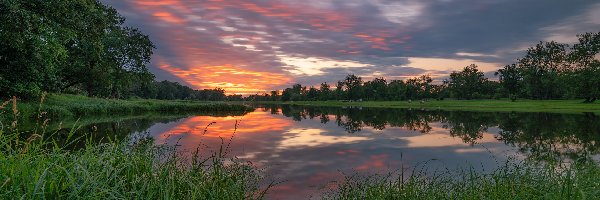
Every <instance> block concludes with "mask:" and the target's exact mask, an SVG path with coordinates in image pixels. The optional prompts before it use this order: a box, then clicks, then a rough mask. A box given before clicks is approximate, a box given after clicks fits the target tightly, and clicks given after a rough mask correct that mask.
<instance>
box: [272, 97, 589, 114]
mask: <svg viewBox="0 0 600 200" xmlns="http://www.w3.org/2000/svg"><path fill="white" fill-rule="evenodd" d="M261 103H277V104H291V105H306V106H336V107H344V106H358V107H375V108H413V109H421V108H423V109H440V110H467V111H486V112H487V111H490V112H491V111H493V112H553V113H582V112H592V113H600V102H595V103H583V100H517V101H516V102H511V101H510V100H508V99H502V100H430V101H423V102H421V101H412V102H411V101H363V102H341V101H298V102H261Z"/></svg>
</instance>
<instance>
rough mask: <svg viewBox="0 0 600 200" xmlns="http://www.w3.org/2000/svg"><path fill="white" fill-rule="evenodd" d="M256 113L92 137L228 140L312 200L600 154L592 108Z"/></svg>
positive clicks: (187, 142) (282, 192) (272, 109)
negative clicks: (407, 179)
mask: <svg viewBox="0 0 600 200" xmlns="http://www.w3.org/2000/svg"><path fill="white" fill-rule="evenodd" d="M255 108H256V109H255V110H254V111H253V112H249V113H245V114H243V113H237V114H236V113H211V114H206V115H198V116H185V115H183V116H160V115H159V116H155V115H153V116H151V117H150V116H148V117H143V116H142V117H136V118H133V119H127V118H126V119H121V120H118V121H105V122H94V123H90V124H88V125H86V126H84V127H82V128H80V129H79V131H80V132H93V133H97V134H95V136H94V137H97V138H102V137H117V138H128V139H130V140H133V141H135V140H138V139H139V138H144V137H152V138H153V140H154V142H155V143H156V144H168V145H177V148H178V149H179V150H181V151H193V150H194V149H196V148H201V149H202V150H203V152H206V153H207V154H208V153H210V152H213V151H217V150H218V149H219V147H221V146H223V147H224V148H225V150H226V151H227V152H228V154H227V155H228V156H229V157H234V156H235V157H237V158H239V159H242V160H244V161H248V162H252V163H253V164H254V165H256V166H257V167H259V168H261V169H263V170H264V172H265V174H266V175H267V176H268V179H269V180H275V181H278V182H280V183H279V184H277V185H276V186H274V187H273V188H271V190H270V191H269V195H268V197H269V198H272V199H307V198H310V197H315V198H316V197H318V194H319V193H322V192H323V191H327V190H329V189H332V188H331V185H332V182H333V181H339V180H340V179H341V178H342V177H343V175H344V174H346V175H351V174H355V173H359V174H360V173H388V172H396V173H397V172H398V170H402V169H404V170H405V171H406V172H407V173H411V172H416V171H440V170H442V171H443V170H459V169H470V170H476V171H490V170H494V169H495V168H497V167H498V166H500V165H503V164H504V163H505V162H507V161H508V162H518V161H520V160H523V159H533V160H539V161H544V162H550V161H557V160H575V159H595V160H598V158H599V157H598V153H599V149H600V148H599V147H600V146H599V145H600V117H599V116H597V115H595V114H593V113H582V114H555V113H508V112H504V113H499V112H466V111H441V110H420V109H412V110H411V109H382V108H356V107H354V108H352V107H348V108H328V107H304V106H290V105H261V106H256V107H255Z"/></svg>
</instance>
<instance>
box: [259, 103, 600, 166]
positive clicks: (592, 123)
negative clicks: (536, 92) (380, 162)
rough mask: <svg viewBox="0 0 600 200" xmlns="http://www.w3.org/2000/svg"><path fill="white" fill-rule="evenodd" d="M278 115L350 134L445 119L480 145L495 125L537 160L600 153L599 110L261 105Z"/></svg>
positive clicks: (454, 131) (422, 127) (455, 133)
mask: <svg viewBox="0 0 600 200" xmlns="http://www.w3.org/2000/svg"><path fill="white" fill-rule="evenodd" d="M261 107H263V108H264V109H266V110H270V111H271V113H272V114H282V115H284V116H286V117H290V118H292V119H293V120H295V121H301V120H304V119H314V118H317V119H319V120H320V121H321V123H324V124H326V123H329V122H330V121H332V119H331V118H334V119H335V120H333V121H335V124H337V125H338V126H340V127H342V128H344V129H345V130H346V131H347V132H348V133H352V134H359V133H358V132H360V131H361V130H362V129H363V128H365V127H370V128H373V129H377V130H383V129H385V128H387V127H401V128H404V129H408V130H413V131H418V132H421V133H423V134H427V133H429V132H430V131H431V130H432V127H431V126H430V124H431V123H442V124H443V125H442V127H443V128H445V129H447V130H448V131H449V134H450V135H451V136H452V137H458V138H461V139H462V140H463V142H465V143H468V144H471V145H473V144H476V143H477V141H478V140H480V139H482V137H483V133H485V132H487V131H488V129H489V128H492V127H497V128H498V129H499V131H498V134H497V135H496V136H495V137H496V139H498V140H500V141H503V142H504V143H505V144H507V145H511V146H515V147H517V148H519V151H520V152H522V153H524V154H525V155H527V156H528V157H529V158H531V159H534V160H544V161H555V160H561V159H590V158H591V156H592V155H595V154H598V153H599V151H600V147H599V144H600V143H599V142H600V117H598V116H597V115H595V114H593V113H583V114H557V113H516V112H468V111H442V110H421V109H383V108H359V107H346V108H339V107H312V106H310V107H307V106H294V105H261Z"/></svg>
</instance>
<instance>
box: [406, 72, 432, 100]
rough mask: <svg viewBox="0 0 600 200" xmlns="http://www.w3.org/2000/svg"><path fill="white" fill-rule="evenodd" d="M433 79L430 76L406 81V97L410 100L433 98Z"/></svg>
mask: <svg viewBox="0 0 600 200" xmlns="http://www.w3.org/2000/svg"><path fill="white" fill-rule="evenodd" d="M432 82H433V79H431V77H430V76H429V75H421V76H419V77H415V78H410V79H408V80H406V82H405V83H406V90H404V92H405V96H406V98H407V99H408V100H412V99H425V98H431V97H432V93H431V90H432V88H433V86H432V85H431V83H432Z"/></svg>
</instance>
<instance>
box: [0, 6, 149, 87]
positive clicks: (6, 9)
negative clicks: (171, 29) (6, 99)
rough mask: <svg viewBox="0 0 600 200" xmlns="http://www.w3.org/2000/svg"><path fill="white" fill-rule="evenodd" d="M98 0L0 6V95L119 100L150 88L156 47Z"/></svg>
mask: <svg viewBox="0 0 600 200" xmlns="http://www.w3.org/2000/svg"><path fill="white" fill-rule="evenodd" d="M123 23H124V18H123V17H121V16H120V15H119V14H118V13H117V11H116V10H115V9H113V8H111V7H109V6H106V5H103V4H102V3H101V2H99V1H97V0H77V1H71V0H53V1H47V0H26V1H25V0H2V1H0V64H1V65H2V66H3V67H2V69H1V70H0V94H1V95H2V96H12V95H17V96H19V97H21V98H32V97H35V96H36V95H37V94H39V92H40V91H49V92H61V91H66V90H71V91H79V92H85V93H87V94H88V95H92V96H112V97H121V96H122V95H123V94H124V93H131V90H132V89H133V88H132V87H134V86H136V87H140V84H141V83H144V84H150V83H151V81H152V79H153V76H152V74H150V73H149V72H148V69H147V68H146V64H147V63H148V62H149V61H150V57H151V55H152V50H153V48H154V46H153V45H152V42H151V41H150V40H149V39H148V37H147V36H146V35H144V34H142V33H141V32H140V31H138V30H137V29H133V28H129V27H125V26H124V25H123Z"/></svg>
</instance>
